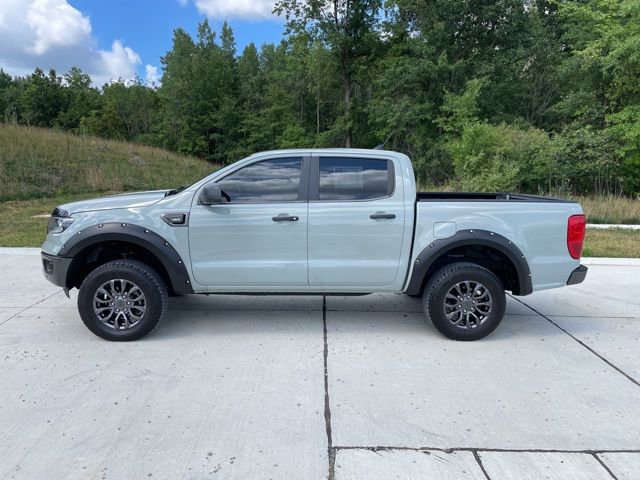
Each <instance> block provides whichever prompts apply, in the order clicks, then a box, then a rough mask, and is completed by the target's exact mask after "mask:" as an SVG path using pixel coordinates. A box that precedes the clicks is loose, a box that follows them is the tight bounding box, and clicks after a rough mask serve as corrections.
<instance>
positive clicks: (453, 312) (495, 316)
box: [422, 262, 506, 341]
mask: <svg viewBox="0 0 640 480" xmlns="http://www.w3.org/2000/svg"><path fill="white" fill-rule="evenodd" d="M454 299H455V300H454ZM422 304H423V307H424V312H425V315H426V317H427V319H429V318H430V319H431V321H432V322H433V325H434V326H435V327H436V328H437V329H438V331H440V333H442V334H443V335H445V336H446V337H449V338H451V339H453V340H463V341H470V340H479V339H481V338H484V337H486V336H487V335H489V334H490V333H491V332H493V331H494V330H495V329H496V327H497V326H498V325H499V324H500V322H501V321H502V317H503V316H504V310H505V306H506V296H505V293H504V288H503V286H502V284H501V283H500V280H498V278H497V277H496V276H495V275H494V274H493V273H492V272H491V271H489V270H487V269H486V268H484V267H481V266H480V265H477V264H475V263H466V262H464V263H463V262H460V263H452V264H449V265H446V266H444V267H442V268H441V269H440V270H438V271H437V272H436V273H434V274H433V275H432V276H431V278H430V279H429V281H428V283H427V285H426V287H425V289H424V293H423V296H422ZM447 314H448V315H449V316H448V317H447Z"/></svg>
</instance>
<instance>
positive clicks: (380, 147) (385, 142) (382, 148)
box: [374, 132, 393, 150]
mask: <svg viewBox="0 0 640 480" xmlns="http://www.w3.org/2000/svg"><path fill="white" fill-rule="evenodd" d="M392 135H393V132H391V133H390V134H389V136H388V137H387V139H386V140H385V141H384V142H383V143H381V144H380V145H378V146H376V147H375V148H374V150H384V146H385V145H386V144H387V142H388V141H389V139H390V138H391V136H392Z"/></svg>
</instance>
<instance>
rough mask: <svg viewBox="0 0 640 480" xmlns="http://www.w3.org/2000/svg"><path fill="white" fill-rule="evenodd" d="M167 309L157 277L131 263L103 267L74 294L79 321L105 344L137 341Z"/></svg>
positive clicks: (141, 265) (159, 280) (149, 330)
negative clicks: (108, 342) (104, 341)
mask: <svg viewBox="0 0 640 480" xmlns="http://www.w3.org/2000/svg"><path fill="white" fill-rule="evenodd" d="M166 309H167V287H166V285H165V284H164V282H163V281H162V278H161V277H160V275H158V273H157V272H156V271H155V270H153V269H152V268H151V267H149V266H148V265H146V264H144V263H142V262H138V261H135V260H115V261H113V262H109V263H105V264H104V265H101V266H100V267H98V268H96V269H95V270H94V271H93V272H91V273H90V274H89V275H88V276H87V278H85V279H84V281H83V282H82V285H81V286H80V292H79V294H78V310H79V312H80V317H81V318H82V321H83V322H84V324H85V325H86V326H87V328H88V329H89V330H91V331H92V332H93V333H94V334H96V335H98V336H99V337H102V338H104V339H106V340H113V341H128V340H137V339H139V338H142V337H144V336H145V335H147V334H148V333H150V332H151V331H152V330H153V329H154V328H155V326H156V325H157V324H158V322H159V321H160V319H161V318H162V316H163V315H164V312H165V311H166Z"/></svg>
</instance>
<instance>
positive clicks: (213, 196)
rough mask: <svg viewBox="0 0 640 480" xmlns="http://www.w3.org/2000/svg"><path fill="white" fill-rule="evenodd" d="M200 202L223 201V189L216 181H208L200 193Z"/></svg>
mask: <svg viewBox="0 0 640 480" xmlns="http://www.w3.org/2000/svg"><path fill="white" fill-rule="evenodd" d="M200 203H201V204H202V205H218V204H220V203H222V190H221V189H220V185H218V184H216V183H208V184H207V185H205V186H204V188H203V189H202V193H200Z"/></svg>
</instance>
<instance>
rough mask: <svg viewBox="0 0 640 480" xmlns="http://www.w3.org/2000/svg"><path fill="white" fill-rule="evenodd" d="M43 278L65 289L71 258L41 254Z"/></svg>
mask: <svg viewBox="0 0 640 480" xmlns="http://www.w3.org/2000/svg"><path fill="white" fill-rule="evenodd" d="M40 255H41V257H42V272H43V273H44V278H46V279H47V280H49V281H50V282H51V283H53V284H54V285H57V286H58V287H62V288H67V272H68V271H69V267H70V266H71V262H72V261H73V258H68V257H57V256H55V255H49V254H48V253H44V252H41V253H40Z"/></svg>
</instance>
